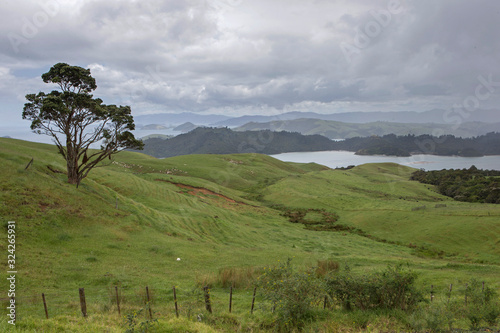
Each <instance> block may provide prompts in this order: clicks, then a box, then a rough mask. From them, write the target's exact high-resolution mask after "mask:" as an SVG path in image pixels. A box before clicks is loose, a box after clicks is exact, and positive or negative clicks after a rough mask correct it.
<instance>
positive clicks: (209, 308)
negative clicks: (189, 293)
mask: <svg viewBox="0 0 500 333" xmlns="http://www.w3.org/2000/svg"><path fill="white" fill-rule="evenodd" d="M203 291H204V292H205V308H206V309H207V311H208V312H210V313H212V305H211V304H210V291H209V290H208V286H205V287H204V288H203Z"/></svg>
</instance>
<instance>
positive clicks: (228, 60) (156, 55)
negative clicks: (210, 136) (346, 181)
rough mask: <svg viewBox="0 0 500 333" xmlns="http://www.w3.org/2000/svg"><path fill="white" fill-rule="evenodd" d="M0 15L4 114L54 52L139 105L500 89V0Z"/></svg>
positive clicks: (458, 97)
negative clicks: (88, 71)
mask: <svg viewBox="0 0 500 333" xmlns="http://www.w3.org/2000/svg"><path fill="white" fill-rule="evenodd" d="M0 15H1V20H0V35H1V36H2V43H1V44H0V60H1V62H0V102H1V103H0V104H1V105H0V126H6V125H8V124H13V123H16V122H19V121H20V119H21V112H22V108H23V105H24V103H25V97H24V96H25V95H26V94H27V93H37V92H39V91H46V92H48V91H50V90H52V89H53V88H54V87H55V86H54V87H53V86H51V85H49V84H45V83H43V82H42V79H41V78H40V76H41V74H43V73H45V72H47V71H48V69H49V68H50V67H51V66H52V65H54V64H55V63H58V62H66V63H68V64H71V65H78V66H82V67H85V68H90V69H91V73H92V75H93V76H94V77H95V78H96V80H97V86H98V88H97V90H96V91H95V93H94V95H95V96H98V97H100V98H102V99H103V100H104V103H105V104H121V105H130V106H131V107H132V110H133V114H134V115H140V114H146V113H157V112H183V111H190V112H198V113H214V114H227V115H233V116H236V115H243V114H280V113H283V112H287V111H296V110H298V111H314V112H319V113H336V112H346V111H373V110H379V111H427V110H431V109H434V108H441V109H451V108H453V106H454V105H465V106H464V107H467V108H469V111H468V112H471V111H473V109H474V108H481V109H484V108H497V107H498V105H499V101H500V37H499V33H500V1H498V0H475V1H468V0H418V1H417V0H413V1H411V0H382V1H374V0H345V1H342V0H338V1H336V0H147V1H139V0H136V1H134V0H105V1H104V0H103V1H99V0H37V1H35V0H3V1H1V2H0ZM21 123H25V122H21ZM28 125H29V124H28Z"/></svg>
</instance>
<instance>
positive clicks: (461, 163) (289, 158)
mask: <svg viewBox="0 0 500 333" xmlns="http://www.w3.org/2000/svg"><path fill="white" fill-rule="evenodd" d="M271 156H272V157H274V158H277V159H279V160H281V161H285V162H297V163H310V162H314V163H318V164H322V165H325V166H327V167H330V168H337V167H347V166H349V165H361V164H366V163H386V162H393V163H397V164H401V165H406V166H409V167H412V168H417V169H424V170H442V169H464V168H466V169H468V168H470V167H471V166H472V165H474V166H476V168H478V169H485V170H486V169H488V170H500V155H493V156H483V157H460V156H437V155H425V154H421V155H413V156H410V157H396V156H382V155H375V156H367V155H355V154H354V153H353V152H350V151H317V152H300V153H283V154H277V155H271Z"/></svg>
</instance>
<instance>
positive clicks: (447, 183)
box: [411, 166, 500, 204]
mask: <svg viewBox="0 0 500 333" xmlns="http://www.w3.org/2000/svg"><path fill="white" fill-rule="evenodd" d="M411 179H412V180H417V181H419V182H421V183H425V184H431V185H436V186H437V188H438V190H439V192H440V193H441V194H443V195H446V196H449V197H452V198H454V199H455V200H458V201H467V202H482V203H496V204H500V171H496V170H478V169H477V168H476V167H475V166H471V167H470V168H469V169H461V170H455V169H450V170H434V171H424V170H418V171H415V172H414V173H413V174H412V175H411Z"/></svg>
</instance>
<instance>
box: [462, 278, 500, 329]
mask: <svg viewBox="0 0 500 333" xmlns="http://www.w3.org/2000/svg"><path fill="white" fill-rule="evenodd" d="M465 296H466V297H467V305H464V306H465V309H464V313H465V315H466V317H467V319H468V320H469V324H470V328H471V329H472V330H476V329H478V328H479V327H480V325H481V322H482V321H483V320H484V321H485V322H486V323H487V324H488V325H491V326H495V325H496V322H497V319H498V317H499V315H500V304H499V302H498V301H496V300H495V299H496V296H497V293H496V292H495V290H493V289H492V288H490V287H487V286H486V287H485V286H484V285H483V284H482V283H481V282H479V281H478V280H476V279H471V280H470V281H469V283H467V287H466V289H465Z"/></svg>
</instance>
